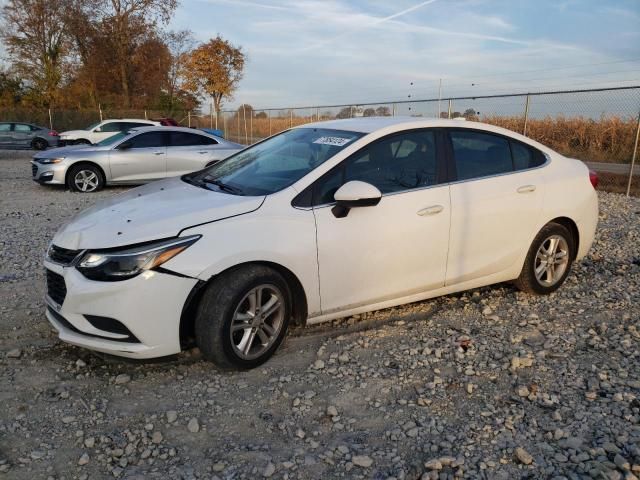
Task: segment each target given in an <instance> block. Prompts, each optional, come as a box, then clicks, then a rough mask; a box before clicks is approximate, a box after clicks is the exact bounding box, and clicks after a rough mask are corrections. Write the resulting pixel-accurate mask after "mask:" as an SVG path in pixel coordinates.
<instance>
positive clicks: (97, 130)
mask: <svg viewBox="0 0 640 480" xmlns="http://www.w3.org/2000/svg"><path fill="white" fill-rule="evenodd" d="M101 131H102V127H98V128H96V129H95V130H94V132H96V133H100V132H101Z"/></svg>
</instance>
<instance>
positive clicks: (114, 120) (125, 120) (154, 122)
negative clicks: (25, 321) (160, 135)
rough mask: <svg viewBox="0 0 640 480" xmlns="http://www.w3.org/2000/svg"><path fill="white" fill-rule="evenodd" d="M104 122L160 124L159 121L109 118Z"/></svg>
mask: <svg viewBox="0 0 640 480" xmlns="http://www.w3.org/2000/svg"><path fill="white" fill-rule="evenodd" d="M103 122H145V123H153V124H156V123H158V121H157V120H148V119H145V118H107V119H105V120H103Z"/></svg>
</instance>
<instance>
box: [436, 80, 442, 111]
mask: <svg viewBox="0 0 640 480" xmlns="http://www.w3.org/2000/svg"><path fill="white" fill-rule="evenodd" d="M440 100H442V79H440V82H439V83H438V116H437V117H436V118H440V112H441V111H442V110H440Z"/></svg>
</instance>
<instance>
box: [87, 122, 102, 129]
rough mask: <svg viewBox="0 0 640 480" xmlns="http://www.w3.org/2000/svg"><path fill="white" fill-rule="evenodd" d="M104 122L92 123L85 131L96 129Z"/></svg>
mask: <svg viewBox="0 0 640 480" xmlns="http://www.w3.org/2000/svg"><path fill="white" fill-rule="evenodd" d="M101 123H102V122H98V123H92V124H91V125H89V126H88V127H87V128H85V130H93V129H94V128H96V127H97V126H98V125H100V124H101Z"/></svg>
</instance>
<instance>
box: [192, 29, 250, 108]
mask: <svg viewBox="0 0 640 480" xmlns="http://www.w3.org/2000/svg"><path fill="white" fill-rule="evenodd" d="M245 61H246V57H245V54H244V53H243V51H242V49H241V48H240V47H236V46H234V45H233V44H231V43H230V42H229V41H227V40H225V39H223V38H222V37H221V36H220V35H218V36H217V37H216V38H213V39H211V40H209V41H208V42H207V43H204V44H202V45H200V46H199V47H198V48H196V49H195V50H193V51H192V52H191V53H190V54H188V55H187V58H186V60H185V62H184V65H183V72H182V75H183V77H184V89H185V90H187V91H189V92H192V93H194V94H196V95H207V96H209V97H211V98H212V99H213V105H214V108H215V110H216V112H219V111H220V109H221V107H222V102H223V100H224V99H229V98H231V97H232V96H233V92H234V91H235V90H236V88H237V87H238V83H239V82H240V80H241V79H242V73H243V70H244V64H245Z"/></svg>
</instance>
